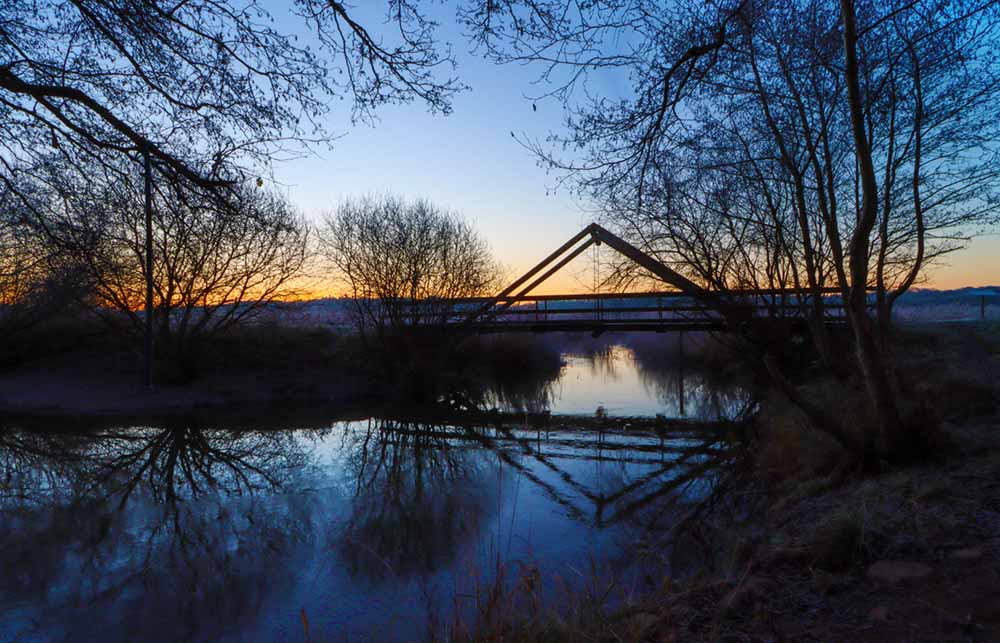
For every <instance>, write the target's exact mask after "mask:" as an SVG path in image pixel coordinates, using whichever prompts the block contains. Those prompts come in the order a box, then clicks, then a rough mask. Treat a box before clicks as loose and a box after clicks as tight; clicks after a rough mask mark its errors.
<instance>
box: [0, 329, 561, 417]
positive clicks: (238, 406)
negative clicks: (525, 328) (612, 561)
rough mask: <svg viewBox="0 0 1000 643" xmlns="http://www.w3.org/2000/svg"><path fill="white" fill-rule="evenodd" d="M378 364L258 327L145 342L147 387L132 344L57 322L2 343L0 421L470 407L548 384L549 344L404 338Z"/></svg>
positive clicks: (296, 334) (343, 341)
mask: <svg viewBox="0 0 1000 643" xmlns="http://www.w3.org/2000/svg"><path fill="white" fill-rule="evenodd" d="M407 348H408V349H412V350H407V351H400V352H401V354H402V353H404V352H405V354H406V359H405V360H404V359H402V358H399V359H397V360H396V362H397V363H396V364H395V366H396V368H393V369H387V368H384V360H380V359H375V358H373V356H372V354H371V348H370V347H366V346H365V345H364V344H363V342H361V340H360V339H359V338H358V337H357V336H355V335H353V334H350V333H345V332H335V331H333V330H329V329H326V328H322V327H315V328H304V327H296V326H289V325H281V324H276V323H272V324H259V325H250V326H246V327H243V328H235V329H232V330H230V331H227V332H223V333H219V334H216V335H213V336H212V337H211V338H204V339H200V340H198V341H197V342H195V343H193V344H192V345H189V346H188V347H187V349H186V350H185V352H184V354H183V355H177V354H176V353H175V352H173V351H172V350H171V348H170V347H167V346H155V347H154V351H155V353H156V355H155V371H154V382H155V386H154V387H153V389H151V390H150V389H147V388H146V387H145V386H144V385H143V384H142V381H143V364H144V362H143V355H142V352H141V342H139V341H138V338H136V337H134V336H131V335H129V334H128V333H126V332H125V329H115V328H109V327H108V326H107V325H105V324H102V323H99V322H98V321H97V320H87V319H85V318H75V319H60V320H54V321H52V322H51V323H46V324H40V325H38V326H37V327H35V328H32V329H30V330H29V331H26V332H23V333H21V334H20V335H18V337H17V338H16V341H7V342H4V341H2V340H0V413H2V414H4V415H12V414H13V415H21V416H29V415H53V414H61V415H81V416H99V415H105V416H142V415H144V414H145V415H149V414H157V415H169V414H178V413H190V412H227V411H228V412H232V413H236V414H243V415H256V414H263V415H267V414H273V413H275V412H276V411H282V412H288V413H294V412H298V411H307V410H317V409H322V410H323V411H324V412H329V413H333V415H337V414H338V413H340V412H341V411H343V410H345V409H351V408H356V407H358V406H359V405H365V406H378V405H380V404H396V403H398V404H405V405H409V404H435V403H438V402H439V398H440V397H441V395H442V394H443V392H445V391H449V392H450V391H456V390H457V391H462V392H463V397H464V398H467V399H468V400H472V401H477V400H480V399H481V398H482V397H483V391H484V390H486V389H487V388H490V387H496V386H497V385H498V384H499V385H501V386H506V388H507V389H509V390H516V389H517V388H518V387H519V386H520V387H527V388H530V387H531V385H532V384H533V383H537V381H538V380H548V379H552V378H555V377H557V376H558V374H559V369H560V367H561V362H560V358H559V352H558V349H557V348H554V347H550V346H546V345H545V344H544V343H543V342H542V341H541V339H540V338H538V337H533V336H521V337H486V338H481V337H471V338H466V339H465V340H463V341H461V342H455V341H452V340H448V339H439V340H436V341H433V342H424V343H421V342H411V343H410V344H408V345H407Z"/></svg>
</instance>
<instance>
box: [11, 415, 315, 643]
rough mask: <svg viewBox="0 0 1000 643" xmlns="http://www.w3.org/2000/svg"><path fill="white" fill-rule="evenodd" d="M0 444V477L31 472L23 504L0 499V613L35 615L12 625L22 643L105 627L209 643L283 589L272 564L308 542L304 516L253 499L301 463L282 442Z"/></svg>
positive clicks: (23, 439)
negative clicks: (25, 609)
mask: <svg viewBox="0 0 1000 643" xmlns="http://www.w3.org/2000/svg"><path fill="white" fill-rule="evenodd" d="M3 437H4V439H3V440H0V466H3V467H4V469H3V470H2V473H3V474H4V475H5V479H6V478H7V477H8V475H11V474H13V472H15V471H19V470H21V471H24V470H26V469H30V470H32V471H34V472H36V474H35V475H34V476H33V479H30V480H29V479H27V478H25V479H24V484H22V485H21V488H22V489H23V490H24V491H26V492H27V493H21V492H20V491H19V492H18V493H19V495H18V496H15V495H13V494H5V503H4V505H3V506H2V507H0V513H2V515H3V517H2V520H0V565H2V566H3V568H4V569H5V571H6V573H7V578H6V582H5V585H4V587H3V588H2V589H0V604H2V605H4V606H11V605H15V604H20V605H32V606H36V607H37V609H38V612H37V613H34V614H27V613H26V615H25V620H24V622H23V623H21V624H20V627H22V628H23V629H22V631H21V633H22V634H23V635H24V636H26V637H27V638H28V639H34V638H40V637H44V638H54V639H56V640H58V639H60V638H65V639H66V640H73V639H77V640H78V639H79V635H80V633H94V632H100V631H102V629H103V628H105V627H106V628H108V629H107V631H116V632H128V633H129V635H128V636H129V637H133V638H136V639H140V640H179V639H186V638H191V637H192V636H194V635H195V633H196V628H197V634H198V636H203V635H208V636H211V633H212V632H213V631H216V630H215V629H213V628H223V627H225V626H226V624H230V623H238V622H241V620H242V621H246V620H251V619H253V618H254V617H255V613H256V607H257V606H259V605H260V603H261V601H262V600H263V598H264V597H265V596H266V595H268V594H271V593H274V592H276V591H280V588H281V587H283V586H285V587H288V586H290V585H291V582H292V580H293V576H294V572H293V570H290V569H289V567H288V565H287V563H286V561H285V559H286V557H287V554H288V550H289V546H290V544H291V543H292V542H293V541H294V540H297V539H301V538H306V537H308V531H309V522H308V521H307V520H303V517H304V516H307V515H308V511H306V508H303V507H296V506H295V505H294V504H293V503H288V504H280V503H276V502H273V501H271V502H265V501H262V499H259V498H256V497H255V493H256V492H257V491H261V490H264V489H274V488H276V487H277V486H280V484H281V483H282V482H283V481H284V480H286V479H287V478H288V476H289V475H290V473H291V471H292V470H293V469H294V468H295V467H297V466H299V465H300V464H301V462H302V459H303V455H302V450H301V449H300V448H299V447H298V446H297V445H296V444H295V443H294V440H293V438H292V436H291V435H290V434H284V433H278V432H275V433H246V434H244V433H235V432H229V431H216V430H208V429H196V428H191V427H180V428H169V429H134V430H120V431H108V432H105V433H102V434H92V435H86V436H76V437H72V438H68V437H63V438H59V439H55V438H51V437H45V436H40V435H38V434H33V433H30V432H17V431H5V432H4V433H3ZM12 467H13V469H12ZM32 484H34V486H33V488H30V489H29V487H32ZM56 488H58V489H61V490H62V491H61V492H58V493H57V492H55V491H54V490H55V489H56ZM233 496H237V497H238V498H237V499H236V500H234V499H233ZM126 506H128V511H125V508H126ZM41 615H44V619H41V620H39V616H41ZM7 627H10V628H12V629H13V630H14V631H15V632H16V631H17V630H18V628H19V625H18V624H16V623H14V622H12V623H11V624H10V625H8V626H7ZM219 631H221V629H219ZM10 633H12V632H11V631H10V630H7V631H5V632H4V634H5V635H6V634H10Z"/></svg>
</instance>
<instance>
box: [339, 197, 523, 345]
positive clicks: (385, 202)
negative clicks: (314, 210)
mask: <svg viewBox="0 0 1000 643" xmlns="http://www.w3.org/2000/svg"><path fill="white" fill-rule="evenodd" d="M320 239H321V245H322V248H323V251H324V254H325V256H326V258H327V259H328V260H329V262H330V266H331V268H332V269H333V270H334V271H335V272H336V276H337V278H339V280H340V281H341V283H342V285H343V286H344V287H345V289H346V292H347V294H348V295H349V296H350V298H351V303H352V305H353V306H354V308H355V313H356V318H357V323H358V328H359V331H360V332H361V333H362V334H363V335H365V336H368V335H371V334H374V335H375V336H376V337H377V338H379V339H382V338H384V337H385V335H386V334H387V333H397V332H399V331H400V330H402V329H404V328H405V327H407V326H409V325H411V324H421V325H427V324H435V323H439V322H440V321H442V320H444V319H445V318H446V317H447V315H448V313H449V312H452V311H450V310H449V309H448V308H447V307H445V308H441V307H438V306H434V305H433V302H434V300H436V299H450V298H461V297H477V296H483V295H487V294H493V293H494V292H495V291H496V290H497V289H498V287H499V283H500V280H501V277H502V276H503V269H502V268H501V266H500V265H499V264H498V263H497V261H496V259H495V258H494V257H493V253H492V251H491V249H490V247H489V245H488V244H487V243H486V241H485V239H483V237H482V236H480V235H479V234H478V233H477V232H476V231H475V230H474V229H473V228H472V226H471V225H470V224H469V223H468V222H466V221H463V220H462V219H460V218H458V217H457V216H456V215H454V214H450V213H448V212H445V211H444V210H441V209H439V208H437V207H436V206H434V205H432V204H431V203H429V202H427V201H423V200H417V201H405V200H403V199H401V198H399V197H395V196H389V195H383V196H368V197H364V198H361V199H357V200H351V201H346V202H344V203H343V204H341V205H340V207H339V208H338V209H337V210H336V211H335V212H333V213H331V214H329V215H327V217H326V220H325V222H324V226H323V229H322V232H321V234H320ZM418 304H419V305H418Z"/></svg>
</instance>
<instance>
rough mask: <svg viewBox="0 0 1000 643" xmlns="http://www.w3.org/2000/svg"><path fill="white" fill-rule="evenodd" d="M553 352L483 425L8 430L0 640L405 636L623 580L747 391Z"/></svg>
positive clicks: (685, 499) (651, 553)
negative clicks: (533, 382)
mask: <svg viewBox="0 0 1000 643" xmlns="http://www.w3.org/2000/svg"><path fill="white" fill-rule="evenodd" d="M563 361H564V366H563V368H562V370H561V372H560V374H559V377H558V378H556V379H554V380H552V381H548V382H542V383H539V384H538V385H537V386H535V387H533V388H532V390H531V391H530V392H525V391H521V392H520V394H519V395H512V394H510V392H509V391H508V392H506V393H504V392H497V394H496V395H495V397H494V403H495V404H496V405H497V410H498V411H500V412H509V413H510V414H509V415H502V416H498V417H503V418H504V420H503V421H498V422H496V423H489V422H483V423H480V424H473V425H469V424H467V423H453V422H447V421H440V420H438V421H433V422H431V421H425V420H422V419H421V418H420V417H419V415H417V416H415V417H414V418H408V419H405V420H400V419H392V418H389V417H385V416H382V417H380V416H379V415H374V416H372V417H363V418H360V419H359V418H351V419H346V420H330V421H326V422H314V423H312V424H311V425H310V426H301V427H294V426H293V427H288V426H283V427H256V426H255V427H253V428H243V427H232V426H222V425H215V424H212V423H205V422H202V421H198V420H176V421H171V422H166V423H163V422H161V423H154V422H150V424H151V426H134V425H132V426H107V425H104V426H99V427H98V426H95V427H93V428H91V429H88V430H73V431H59V430H57V429H58V428H59V427H51V428H52V429H56V430H45V431H39V430H37V429H33V430H27V429H23V428H21V427H17V426H8V427H6V428H4V430H3V431H2V432H0V478H2V480H0V514H2V516H0V558H2V559H3V569H4V576H5V578H4V583H3V586H2V588H0V613H2V614H3V618H2V619H0V640H4V641H8V640H24V641H80V640H103V641H117V640H122V641H125V640H143V641H161V640H162V641H176V640H206V641H207V640H213V641H214V640H223V641H248V640H267V641H273V640H304V639H305V638H307V632H308V637H309V638H310V640H338V641H339V640H352V641H353V640H403V641H409V640H421V639H424V638H426V637H427V636H428V635H429V632H431V631H432V630H433V631H436V632H438V633H441V632H447V631H458V630H461V628H462V627H466V626H470V624H473V623H475V622H476V619H477V618H484V612H485V613H486V618H492V617H496V616H497V613H499V612H501V611H502V610H503V609H511V610H529V609H532V608H533V607H534V606H537V605H538V604H545V605H554V606H558V604H559V601H560V599H561V598H565V596H566V595H569V594H576V595H579V594H580V593H581V592H585V591H588V588H590V589H591V590H592V589H593V588H594V587H596V586H600V587H611V588H612V589H609V590H608V592H607V595H606V596H604V597H603V600H606V601H610V602H613V601H615V600H617V597H620V596H624V595H626V594H628V593H629V592H634V591H641V589H642V588H643V584H644V583H650V582H655V581H654V577H655V576H656V574H658V573H661V572H663V571H664V570H665V569H666V568H667V566H668V565H669V562H668V560H667V556H666V549H665V548H664V547H663V541H662V537H663V534H665V533H668V532H669V528H670V526H671V525H672V523H673V521H674V520H676V517H677V516H678V515H680V514H681V513H683V511H684V508H685V507H687V506H690V504H691V503H694V502H696V501H698V500H699V499H700V498H702V497H704V495H705V494H706V493H708V491H709V489H710V488H711V485H712V484H713V480H714V471H716V466H717V465H718V464H719V463H721V462H724V461H725V458H726V457H727V456H726V454H727V450H728V447H727V442H726V438H725V436H724V435H723V434H722V433H721V432H719V431H714V430H712V428H711V421H712V420H716V419H719V418H720V416H723V417H724V416H726V415H729V414H732V413H735V412H736V411H737V409H739V408H741V407H742V406H743V405H744V404H745V403H746V400H745V399H744V398H743V396H742V394H741V393H740V392H739V391H734V390H725V389H720V388H719V387H717V386H712V385H709V384H708V383H706V382H705V381H704V379H703V378H702V377H699V376H697V375H695V374H694V373H687V374H685V373H684V372H683V371H680V372H678V370H677V369H650V368H644V367H643V365H642V362H641V361H640V360H637V359H636V356H635V355H634V353H633V352H632V351H631V350H629V349H627V348H625V347H622V346H611V347H609V348H607V350H604V351H602V352H600V353H599V354H597V355H593V354H592V355H588V356H584V355H573V354H567V355H564V356H563ZM681 400H683V403H682V402H681ZM598 409H600V410H598ZM522 412H523V413H524V416H523V421H520V420H518V419H517V417H518V414H519V413H522ZM682 415H683V416H684V417H687V418H695V419H699V420H702V422H701V423H700V424H692V425H675V424H672V423H670V422H669V421H668V420H665V418H678V417H681V416H682ZM656 416H660V421H662V425H657V426H656V427H655V428H654V423H653V422H650V421H640V420H624V419H620V418H643V417H645V418H654V417H656ZM604 418H607V419H606V420H605V419H604ZM597 419H600V421H599V422H597V421H596V420H597ZM497 588H503V591H496V589H497ZM491 601H492V602H491ZM490 610H493V613H492V615H491V614H490V613H489V612H490Z"/></svg>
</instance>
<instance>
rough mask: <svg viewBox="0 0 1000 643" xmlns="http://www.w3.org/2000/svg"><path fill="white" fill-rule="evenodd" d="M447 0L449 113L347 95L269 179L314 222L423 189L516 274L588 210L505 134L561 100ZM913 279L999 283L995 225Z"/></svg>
mask: <svg viewBox="0 0 1000 643" xmlns="http://www.w3.org/2000/svg"><path fill="white" fill-rule="evenodd" d="M274 1H275V3H276V4H277V3H278V0H274ZM281 4H284V3H283V2H282V3H281ZM358 4H359V5H362V4H365V3H358ZM373 4H375V3H373ZM449 4H450V3H446V4H445V5H442V6H438V5H436V4H435V5H429V7H432V8H433V10H434V11H437V12H439V13H441V15H440V16H436V17H438V18H439V21H440V23H441V27H440V30H439V36H440V38H441V40H442V41H447V42H450V43H451V44H452V50H453V54H454V57H455V59H456V61H457V63H458V67H457V70H456V72H457V74H458V76H459V78H460V79H461V81H462V82H463V83H465V84H466V85H468V86H469V87H470V89H469V90H467V91H465V92H462V93H460V94H458V95H457V96H455V98H454V100H453V103H452V105H453V112H452V114H450V115H447V116H442V115H432V114H429V113H428V112H427V110H426V107H425V106H424V105H422V104H419V103H413V104H409V105H402V106H388V107H383V108H380V109H379V111H378V113H377V116H378V121H377V122H376V123H375V124H374V125H372V126H368V125H359V126H353V127H352V126H351V123H350V115H349V113H348V110H347V105H348V103H347V101H345V102H344V106H345V107H344V109H331V112H330V114H329V115H328V118H327V122H326V125H327V127H328V129H329V130H330V131H332V132H335V133H338V134H342V136H341V137H340V138H338V139H337V140H336V141H334V142H333V144H332V147H331V148H330V149H320V150H319V151H318V152H317V153H316V154H315V155H311V156H308V157H305V158H300V159H294V160H290V161H283V162H280V163H279V164H278V165H277V166H276V167H275V170H274V175H275V176H274V179H275V180H276V181H277V182H278V184H279V186H280V189H281V190H282V191H284V192H286V193H287V194H288V196H289V197H290V198H291V200H292V202H293V203H295V204H296V206H297V207H299V208H300V209H301V210H302V211H303V213H304V214H305V215H306V216H307V217H308V218H309V219H310V220H313V221H319V220H320V219H321V217H322V214H323V213H324V212H325V211H328V210H331V209H333V208H335V207H336V205H337V204H338V203H339V202H341V201H342V200H344V199H346V198H349V197H354V196H361V195H364V194H370V193H373V192H392V193H395V194H399V195H403V196H406V197H424V198H427V199H429V200H430V201H432V202H433V203H435V204H437V205H438V206H441V207H444V208H446V209H448V210H451V211H454V212H456V213H458V214H460V215H461V216H463V217H464V218H466V219H467V220H469V221H471V222H472V223H473V224H474V226H475V227H476V228H477V229H478V230H479V231H480V232H481V233H482V234H483V235H484V236H485V237H486V239H488V240H489V242H490V244H491V245H492V247H493V249H494V251H495V253H496V254H497V256H498V258H499V259H500V260H501V261H502V262H503V263H504V264H505V265H506V266H507V267H508V270H509V272H510V273H511V274H512V276H517V275H520V274H521V273H523V272H525V271H526V270H528V269H529V268H530V267H531V266H532V265H534V264H535V263H537V262H538V261H540V260H541V259H542V258H544V257H545V256H546V255H547V254H549V253H550V252H551V251H552V250H554V249H555V248H557V247H558V246H560V245H561V244H562V243H563V242H564V241H565V240H567V239H568V238H569V237H571V236H572V235H573V234H575V233H576V232H578V231H579V230H580V229H581V228H583V227H584V226H586V225H587V224H588V223H590V222H591V221H592V220H593V217H592V215H591V213H590V212H589V207H588V204H587V203H586V202H585V201H583V200H580V199H578V198H575V197H574V196H573V195H572V194H570V193H569V190H568V189H567V188H566V187H562V188H559V187H558V186H557V181H558V176H557V175H555V174H550V173H548V172H547V171H546V169H544V168H542V167H540V166H539V165H538V163H537V160H536V158H535V157H534V155H533V154H532V153H531V152H529V151H528V150H526V149H525V148H524V147H522V145H521V144H520V143H519V142H518V141H517V140H516V139H515V138H514V137H512V136H511V133H512V132H513V133H516V134H517V135H518V137H520V138H522V139H542V138H544V137H545V136H546V135H547V134H549V133H550V132H560V131H563V129H562V128H563V116H564V113H563V107H562V105H561V104H559V103H558V102H557V101H555V100H540V101H533V100H532V99H531V98H529V97H530V96H535V95H538V94H539V93H541V91H542V89H541V88H540V87H539V85H537V84H536V80H537V78H538V72H539V69H538V68H536V67H530V66H523V65H505V66H498V65H495V64H493V63H491V62H488V61H486V60H485V59H483V58H482V57H481V56H480V55H478V54H475V53H472V52H470V51H469V45H468V43H467V41H466V40H465V39H464V37H463V35H462V34H461V32H460V30H459V28H458V27H457V26H456V25H455V21H454V16H453V13H452V12H453V9H452V8H451V7H450V6H449ZM377 5H379V6H380V5H382V3H377ZM368 6H373V5H368ZM375 15H377V14H375ZM275 16H276V18H278V20H279V22H280V21H283V20H286V19H287V20H288V21H289V27H288V28H289V30H291V31H295V30H297V29H300V28H301V27H295V26H293V25H297V24H300V23H297V21H295V20H293V19H292V18H291V17H290V16H288V17H284V16H283V15H282V14H281V12H279V11H278V10H277V9H276V10H275ZM362 17H366V16H364V15H363V14H362ZM368 19H369V20H370V17H369V18H368ZM369 24H371V22H369ZM376 26H377V25H376ZM604 82H614V81H613V80H612V81H604ZM601 89H605V90H608V91H610V92H614V91H615V90H616V89H617V88H615V87H604V88H601ZM533 104H534V105H535V108H536V109H533V107H532V105H533ZM599 252H610V251H609V250H606V249H604V250H599ZM592 261H593V259H592V257H591V255H590V254H589V253H586V254H585V255H584V256H582V257H580V258H578V259H577V260H576V261H574V262H573V264H571V265H570V266H568V267H567V268H566V270H564V272H563V274H562V275H557V276H556V277H553V280H552V281H551V282H550V283H549V284H547V285H546V286H545V287H543V288H542V289H540V290H539V292H581V291H586V290H588V288H589V286H590V283H591V282H592V279H593V272H592V270H591V269H590V266H591V265H592ZM922 285H923V286H924V287H932V288H957V287H961V286H984V285H1000V234H991V235H986V236H983V237H980V238H977V239H976V240H974V241H973V243H972V244H971V246H969V247H968V248H967V249H965V250H962V251H959V252H957V253H954V254H953V255H951V256H949V257H948V258H946V259H945V260H944V265H941V266H939V267H937V268H935V269H933V270H932V271H931V272H929V274H928V281H927V283H924V284H922Z"/></svg>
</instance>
